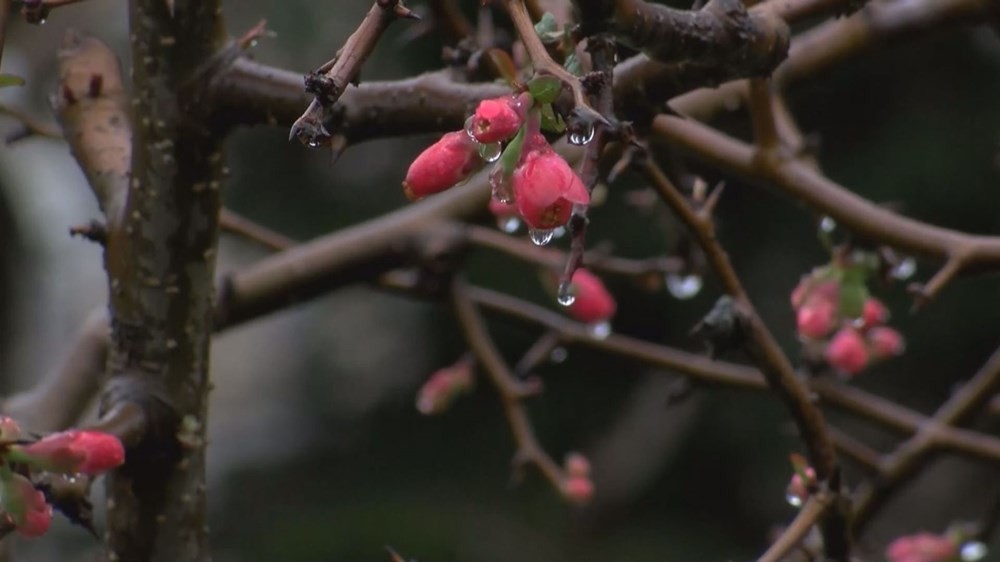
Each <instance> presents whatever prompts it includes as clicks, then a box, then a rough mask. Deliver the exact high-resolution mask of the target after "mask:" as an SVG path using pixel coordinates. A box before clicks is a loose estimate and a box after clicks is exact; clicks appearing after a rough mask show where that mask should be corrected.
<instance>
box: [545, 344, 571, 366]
mask: <svg viewBox="0 0 1000 562" xmlns="http://www.w3.org/2000/svg"><path fill="white" fill-rule="evenodd" d="M567 357H569V352H568V351H566V348H565V347H554V348H552V351H551V352H549V361H551V362H553V363H562V362H563V361H565V360H566V358H567Z"/></svg>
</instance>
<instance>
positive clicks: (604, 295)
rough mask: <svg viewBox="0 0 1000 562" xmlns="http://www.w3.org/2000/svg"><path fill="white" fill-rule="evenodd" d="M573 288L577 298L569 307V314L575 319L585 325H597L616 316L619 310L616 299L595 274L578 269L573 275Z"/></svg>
mask: <svg viewBox="0 0 1000 562" xmlns="http://www.w3.org/2000/svg"><path fill="white" fill-rule="evenodd" d="M573 288H574V289H575V291H574V296H575V298H574V300H573V304H571V305H569V313H570V315H571V316H572V317H573V318H576V319H577V320H579V321H580V322H583V323H585V324H596V323H598V322H604V321H606V320H608V319H610V318H611V317H612V316H614V315H615V311H616V310H617V309H618V305H617V304H615V298H614V297H613V296H611V293H609V292H608V290H607V289H606V288H605V287H604V283H602V282H601V280H600V278H598V277H597V276H596V275H594V274H593V273H591V272H589V271H587V270H586V269H577V270H576V272H575V273H573Z"/></svg>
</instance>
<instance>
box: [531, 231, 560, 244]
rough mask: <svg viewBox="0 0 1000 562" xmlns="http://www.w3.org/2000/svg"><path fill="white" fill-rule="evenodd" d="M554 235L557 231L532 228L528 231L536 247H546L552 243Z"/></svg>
mask: <svg viewBox="0 0 1000 562" xmlns="http://www.w3.org/2000/svg"><path fill="white" fill-rule="evenodd" d="M553 234H555V231H553V230H552V229H540V228H532V229H529V230H528V237H529V238H531V241H532V242H534V243H535V245H536V246H544V245H546V244H548V243H549V242H551V241H552V235H553Z"/></svg>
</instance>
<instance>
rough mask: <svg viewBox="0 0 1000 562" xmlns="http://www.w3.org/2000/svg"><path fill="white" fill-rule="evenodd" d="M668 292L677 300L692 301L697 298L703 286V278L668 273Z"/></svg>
mask: <svg viewBox="0 0 1000 562" xmlns="http://www.w3.org/2000/svg"><path fill="white" fill-rule="evenodd" d="M666 281H667V291H669V292H670V294H671V295H673V296H674V297H675V298H678V299H690V298H693V297H694V296H696V295H697V294H698V293H699V292H700V291H701V287H702V285H703V283H702V280H701V277H700V276H698V275H694V274H690V275H680V274H678V273H668V274H667V276H666Z"/></svg>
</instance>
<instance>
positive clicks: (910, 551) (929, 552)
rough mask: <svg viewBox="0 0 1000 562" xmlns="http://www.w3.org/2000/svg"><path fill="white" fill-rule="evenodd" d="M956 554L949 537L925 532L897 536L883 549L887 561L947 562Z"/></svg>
mask: <svg viewBox="0 0 1000 562" xmlns="http://www.w3.org/2000/svg"><path fill="white" fill-rule="evenodd" d="M957 554H958V545H956V544H955V543H954V542H952V540H951V539H949V538H948V537H946V536H942V535H934V534H931V533H926V532H925V533H918V534H916V535H910V536H906V537H899V538H898V539H896V540H894V541H892V543H890V544H889V547H888V548H887V549H886V551H885V557H886V558H887V559H888V561H889V562H949V561H950V560H953V559H954V558H955V556H956V555H957Z"/></svg>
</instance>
